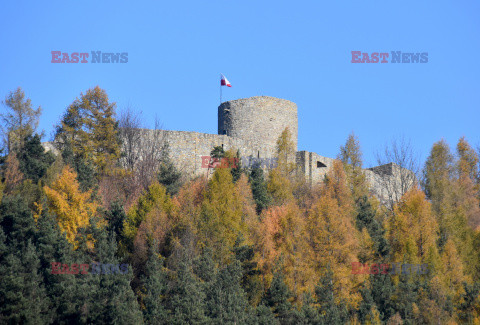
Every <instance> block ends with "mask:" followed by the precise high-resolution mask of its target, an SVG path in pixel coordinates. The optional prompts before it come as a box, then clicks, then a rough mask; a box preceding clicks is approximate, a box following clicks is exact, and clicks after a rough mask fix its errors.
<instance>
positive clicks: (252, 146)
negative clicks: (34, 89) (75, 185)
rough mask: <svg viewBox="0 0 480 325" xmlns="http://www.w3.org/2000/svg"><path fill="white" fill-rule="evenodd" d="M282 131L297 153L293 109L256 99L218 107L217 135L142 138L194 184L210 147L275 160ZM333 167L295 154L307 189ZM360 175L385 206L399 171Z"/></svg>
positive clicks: (383, 168)
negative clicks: (160, 141) (163, 148)
mask: <svg viewBox="0 0 480 325" xmlns="http://www.w3.org/2000/svg"><path fill="white" fill-rule="evenodd" d="M287 127H288V128H289V130H290V132H291V134H292V140H293V142H294V145H295V150H297V146H298V118H297V105H296V104H295V103H293V102H291V101H288V100H284V99H279V98H274V97H269V96H256V97H251V98H244V99H238V100H232V101H227V102H224V103H222V104H221V105H220V106H219V107H218V134H206V133H199V132H187V131H168V130H162V131H154V130H146V129H142V130H141V132H142V137H146V138H148V139H150V140H152V139H153V138H154V137H157V136H162V137H163V138H164V139H166V140H167V141H168V144H169V148H170V158H171V159H172V161H173V162H174V164H175V165H176V167H177V168H178V169H179V170H180V171H181V172H182V173H183V174H184V175H185V176H186V177H188V178H193V177H196V176H201V175H206V174H207V169H206V168H202V156H209V155H210V152H211V151H212V149H213V148H214V147H215V146H222V147H223V148H224V150H225V151H227V150H233V151H235V152H236V151H237V150H238V151H239V152H240V156H241V157H250V158H274V157H275V151H276V142H277V139H278V137H279V136H280V134H281V133H282V132H283V130H284V129H285V128H287ZM158 132H161V134H160V133H158ZM146 140H147V139H146ZM44 146H45V148H46V149H47V150H53V149H52V144H51V143H44ZM333 161H334V159H332V158H328V157H323V156H320V155H318V154H317V153H314V152H308V151H297V153H296V163H297V165H298V170H299V171H300V172H301V173H302V174H303V175H305V179H306V181H307V183H308V184H310V185H314V184H316V183H318V182H320V181H322V180H323V179H324V177H325V174H326V173H327V172H328V171H329V170H330V168H331V167H332V164H333ZM267 172H268V171H267ZM364 172H365V175H366V178H367V180H368V182H369V183H370V185H371V188H372V190H373V192H374V194H375V195H376V196H377V197H378V198H379V199H380V200H381V201H386V200H387V199H388V196H389V195H387V192H390V189H389V188H386V187H387V185H386V184H387V183H388V184H389V186H390V187H391V186H393V187H395V186H396V187H399V185H398V184H397V183H398V179H399V178H400V177H399V173H400V172H402V169H401V168H400V167H399V166H397V165H395V164H387V165H383V166H378V167H373V168H370V169H365V170H364ZM386 180H387V181H386ZM392 184H393V185H392Z"/></svg>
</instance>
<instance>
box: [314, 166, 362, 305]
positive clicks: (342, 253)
mask: <svg viewBox="0 0 480 325" xmlns="http://www.w3.org/2000/svg"><path fill="white" fill-rule="evenodd" d="M354 215H355V209H354V203H353V199H352V195H351V192H350V189H349V188H348V187H347V181H346V175H345V172H344V169H343V165H342V163H341V162H340V161H338V160H337V161H335V162H334V164H333V167H332V170H330V171H329V172H328V174H327V180H326V182H325V184H324V186H323V188H322V190H321V196H320V198H319V199H318V201H317V202H316V203H315V204H314V205H313V206H312V207H311V208H310V209H309V211H308V221H307V222H308V231H309V241H310V245H311V247H312V249H313V252H314V254H313V256H312V259H311V263H312V264H313V266H314V269H315V270H316V273H317V274H318V275H320V276H322V274H323V272H324V270H326V269H328V268H329V269H331V270H334V273H333V280H334V287H335V289H336V290H337V291H338V295H337V297H338V298H339V299H343V300H345V301H348V302H349V303H350V304H355V303H356V302H357V301H358V300H359V298H360V297H359V296H358V294H356V293H353V292H352V291H353V290H352V289H353V287H354V286H355V285H357V284H358V283H359V281H360V277H353V276H352V275H351V271H352V269H351V267H352V262H356V261H357V255H358V253H359V251H360V246H359V238H360V234H359V233H358V231H357V230H356V228H355V226H354V221H353V220H354Z"/></svg>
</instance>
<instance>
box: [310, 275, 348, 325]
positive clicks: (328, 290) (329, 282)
mask: <svg viewBox="0 0 480 325" xmlns="http://www.w3.org/2000/svg"><path fill="white" fill-rule="evenodd" d="M335 291H336V290H335V287H334V285H333V272H332V271H331V269H330V268H328V269H327V272H326V273H325V275H324V276H323V277H321V279H320V283H319V284H318V285H317V287H316V288H315V296H316V302H317V304H319V305H320V308H319V312H320V315H322V320H323V322H324V323H325V324H344V323H345V322H346V320H347V309H346V305H345V304H344V303H337V302H336V301H335V294H334V293H335Z"/></svg>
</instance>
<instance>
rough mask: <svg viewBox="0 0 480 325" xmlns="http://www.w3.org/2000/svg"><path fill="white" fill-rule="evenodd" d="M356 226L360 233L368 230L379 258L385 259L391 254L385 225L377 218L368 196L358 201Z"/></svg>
mask: <svg viewBox="0 0 480 325" xmlns="http://www.w3.org/2000/svg"><path fill="white" fill-rule="evenodd" d="M357 211H358V213H357V218H356V226H357V229H358V230H359V231H362V229H363V228H366V229H367V231H368V233H369V235H370V237H371V238H372V240H373V243H374V250H375V253H376V255H377V256H379V257H385V256H386V255H387V254H388V252H389V249H390V248H389V245H388V242H387V240H386V239H385V230H384V229H383V225H382V224H381V223H380V222H379V221H378V220H377V219H376V218H375V214H376V213H375V210H374V208H373V207H372V205H371V203H370V201H369V200H368V198H367V197H366V196H363V197H361V198H360V199H359V200H358V201H357Z"/></svg>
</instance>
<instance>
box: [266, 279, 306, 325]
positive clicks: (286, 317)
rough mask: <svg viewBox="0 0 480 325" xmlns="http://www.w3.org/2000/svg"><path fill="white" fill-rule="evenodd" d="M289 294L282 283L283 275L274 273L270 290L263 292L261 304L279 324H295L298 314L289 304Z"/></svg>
mask: <svg viewBox="0 0 480 325" xmlns="http://www.w3.org/2000/svg"><path fill="white" fill-rule="evenodd" d="M290 299H291V294H290V291H289V289H288V287H287V285H286V284H285V282H284V277H283V274H282V273H281V272H279V271H277V272H275V274H274V276H273V281H272V284H271V285H270V288H268V290H267V291H266V292H265V295H264V297H263V299H262V304H263V305H265V306H266V307H269V308H270V309H271V311H272V312H273V314H274V315H275V318H276V319H278V321H279V322H280V324H296V320H297V316H298V314H297V313H296V312H295V310H294V307H293V306H292V304H291V302H290Z"/></svg>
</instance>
